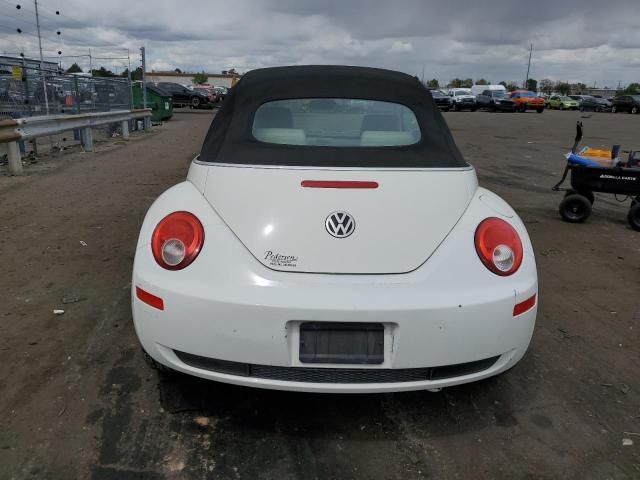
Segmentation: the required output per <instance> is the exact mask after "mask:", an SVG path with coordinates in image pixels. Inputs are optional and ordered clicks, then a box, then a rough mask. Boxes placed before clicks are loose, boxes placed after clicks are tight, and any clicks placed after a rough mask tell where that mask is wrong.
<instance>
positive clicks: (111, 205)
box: [0, 111, 640, 480]
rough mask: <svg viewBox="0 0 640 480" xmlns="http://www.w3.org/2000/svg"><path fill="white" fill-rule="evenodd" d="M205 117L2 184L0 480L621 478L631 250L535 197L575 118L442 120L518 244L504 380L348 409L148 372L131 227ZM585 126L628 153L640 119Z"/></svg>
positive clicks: (544, 196) (607, 117)
mask: <svg viewBox="0 0 640 480" xmlns="http://www.w3.org/2000/svg"><path fill="white" fill-rule="evenodd" d="M211 117H212V113H211V112H206V111H205V112H197V113H178V114H176V115H175V117H174V118H173V119H172V120H171V121H170V122H169V123H167V124H165V125H163V126H161V127H157V128H155V130H154V132H153V133H150V134H145V135H139V136H136V137H135V138H132V140H130V141H129V142H128V144H127V143H126V142H113V143H108V144H107V143H105V144H103V145H101V146H100V147H99V149H98V150H99V151H98V152H97V153H95V154H82V153H72V154H66V155H62V156H60V157H57V158H55V159H48V160H43V161H41V162H40V163H39V164H38V165H37V166H29V167H27V169H26V170H27V172H28V175H27V176H25V177H22V178H8V177H3V178H0V206H1V208H0V259H1V263H2V267H1V269H0V270H1V271H2V275H1V276H0V478H2V479H26V478H29V479H31V478H35V479H40V478H42V479H73V478H78V479H85V478H92V479H95V480H100V479H118V480H128V479H161V478H170V479H171V478H175V479H203V478H207V479H209V478H211V479H229V478H246V479H289V478H291V479H294V478H296V479H297V478H304V479H315V478H317V479H325V478H327V479H329V478H330V479H343V478H344V479H351V478H354V479H360V478H361V479H371V478H384V479H418V478H432V479H436V478H438V479H440V478H448V479H450V478H452V479H457V478H459V479H467V478H472V479H502V478H504V479H568V478H575V479H634V478H635V479H637V478H640V381H639V380H640V374H639V373H638V372H640V346H639V345H640V343H639V340H640V335H639V331H640V297H639V296H638V291H639V290H638V287H639V284H640V234H639V233H637V232H633V231H632V230H631V229H630V228H629V226H628V224H627V223H626V213H627V208H628V202H627V204H625V205H622V204H620V203H618V202H617V201H616V200H615V199H614V198H613V197H612V196H604V195H596V202H595V205H594V213H593V215H592V217H591V218H590V219H589V221H588V222H587V223H585V224H582V225H570V224H567V223H564V222H562V221H561V220H560V217H559V215H558V213H557V206H558V203H559V202H560V200H561V194H558V193H553V192H551V189H550V188H551V186H552V185H553V184H554V183H555V181H556V180H557V179H558V178H559V176H560V174H561V172H562V169H563V165H564V159H563V157H562V156H561V155H562V154H563V153H564V152H566V151H567V150H568V149H569V148H570V147H571V144H572V141H573V135H574V132H575V127H574V125H575V121H576V120H578V119H580V117H581V114H580V113H579V112H557V111H547V112H545V113H543V114H541V115H540V114H536V113H533V112H532V113H527V114H500V113H498V114H495V113H494V114H492V113H484V112H475V113H470V112H469V113H467V112H464V113H448V114H446V119H447V122H448V123H449V125H450V127H451V129H452V131H453V134H454V136H455V138H456V140H457V142H458V145H459V147H460V148H461V150H462V151H463V153H464V154H465V156H466V158H467V159H468V161H469V162H470V163H472V164H473V165H474V166H475V167H476V168H477V170H478V174H479V179H480V183H481V185H483V186H485V187H487V188H489V189H492V190H494V191H496V192H497V193H498V194H500V195H502V196H503V197H504V198H505V199H506V200H507V201H509V202H510V203H511V204H512V205H513V206H514V208H515V209H516V211H518V213H519V214H520V216H521V217H522V218H523V220H524V222H525V223H526V224H527V227H528V229H529V232H530V234H531V237H532V241H533V244H534V248H535V251H536V256H537V262H538V269H539V275H540V297H539V298H540V309H539V316H538V322H537V325H536V329H535V333H534V336H533V340H532V344H531V347H530V350H529V352H528V353H527V355H526V356H525V358H524V359H523V361H522V362H520V363H519V364H518V365H517V366H516V367H515V368H514V369H512V370H511V371H509V372H507V373H506V374H504V375H502V376H500V377H497V378H493V379H489V380H486V381H482V382H479V383H475V384H470V385H465V386H460V387H455V388H450V389H446V390H443V391H442V392H439V393H429V392H414V393H401V394H387V395H361V396H335V395H311V394H299V393H287V392H272V391H261V390H252V389H245V388H238V387H232V386H227V385H221V384H216V383H212V382H206V381H202V380H198V379H195V378H188V377H184V376H159V375H158V373H157V372H156V371H154V370H152V369H150V368H149V366H148V365H147V364H146V363H145V361H144V359H143V356H142V354H141V351H140V348H139V346H138V343H137V340H136V337H135V333H134V329H133V325H132V321H131V313H130V293H129V288H130V275H131V267H132V260H133V254H134V247H135V244H136V240H137V235H138V229H139V226H140V224H141V222H142V219H143V216H144V214H145V212H146V210H147V208H148V207H149V205H150V204H151V202H152V201H153V200H154V199H155V198H156V197H157V196H158V195H159V194H160V193H161V192H162V191H163V190H164V189H166V188H167V187H169V186H170V185H173V184H175V183H177V182H180V181H182V180H183V179H184V178H185V174H186V171H187V168H188V166H189V162H190V160H191V158H193V156H194V155H195V154H196V153H197V152H198V150H199V148H200V145H201V142H202V139H203V136H204V133H205V131H206V129H207V128H208V126H209V123H210V121H211ZM582 120H583V122H584V124H585V141H584V144H587V145H590V146H594V147H598V146H601V145H610V144H611V143H620V144H622V145H623V148H624V147H627V148H628V147H633V146H635V147H637V148H638V149H640V138H638V135H637V132H638V131H639V127H640V116H632V115H626V114H617V115H613V114H593V115H591V116H589V118H583V119H582ZM53 309H64V310H65V312H64V314H63V315H54V314H53V313H52V312H53ZM634 433H635V435H632V434H634ZM623 439H629V440H631V441H633V442H634V444H633V445H629V446H623Z"/></svg>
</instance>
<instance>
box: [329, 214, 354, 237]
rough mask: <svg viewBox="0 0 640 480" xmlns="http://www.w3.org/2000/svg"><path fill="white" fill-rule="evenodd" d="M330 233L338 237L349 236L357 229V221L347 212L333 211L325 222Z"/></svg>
mask: <svg viewBox="0 0 640 480" xmlns="http://www.w3.org/2000/svg"><path fill="white" fill-rule="evenodd" d="M324 226H325V228H326V229H327V232H329V235H331V236H333V237H336V238H347V237H348V236H349V235H351V234H352V233H353V231H354V230H355V229H356V221H355V220H354V219H353V217H352V216H351V215H349V214H348V213H347V212H333V213H331V214H330V215H329V216H328V217H327V219H326V220H325V222H324Z"/></svg>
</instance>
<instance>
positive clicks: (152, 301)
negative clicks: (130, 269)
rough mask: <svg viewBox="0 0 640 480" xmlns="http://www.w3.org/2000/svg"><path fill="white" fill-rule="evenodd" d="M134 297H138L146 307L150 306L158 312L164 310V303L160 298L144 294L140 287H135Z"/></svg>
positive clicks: (147, 293)
mask: <svg viewBox="0 0 640 480" xmlns="http://www.w3.org/2000/svg"><path fill="white" fill-rule="evenodd" d="M136 297H138V298H139V299H140V300H142V301H143V302H144V303H146V304H147V305H151V306H152V307H153V308H157V309H158V310H164V302H163V301H162V299H161V298H160V297H156V296H155V295H152V294H150V293H149V292H145V291H144V290H143V289H141V288H140V287H136Z"/></svg>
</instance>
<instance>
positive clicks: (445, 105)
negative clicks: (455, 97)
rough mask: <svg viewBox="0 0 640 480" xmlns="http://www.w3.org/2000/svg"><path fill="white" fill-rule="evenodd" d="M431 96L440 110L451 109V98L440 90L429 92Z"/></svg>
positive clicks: (446, 110)
mask: <svg viewBox="0 0 640 480" xmlns="http://www.w3.org/2000/svg"><path fill="white" fill-rule="evenodd" d="M431 96H432V97H433V101H434V102H436V105H437V106H438V108H439V109H440V110H444V111H445V112H448V111H449V109H450V108H451V97H450V96H449V95H447V94H446V93H444V92H442V91H441V90H431Z"/></svg>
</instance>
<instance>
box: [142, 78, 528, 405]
mask: <svg viewBox="0 0 640 480" xmlns="http://www.w3.org/2000/svg"><path fill="white" fill-rule="evenodd" d="M363 92H366V95H363ZM363 97H366V99H363ZM319 100H321V101H320V102H319ZM329 100H330V102H329ZM312 104H315V105H317V106H319V107H322V108H318V109H314V108H311V105H312ZM352 107H356V110H355V111H352V110H351V109H352ZM312 110H313V113H312V114H310V113H309V112H310V111H312ZM354 125H357V126H359V127H360V128H355V129H354ZM247 166H251V168H238V167H247ZM273 167H277V168H273ZM205 180H206V181H205ZM381 253H383V254H381ZM131 289H132V299H133V300H132V310H133V320H134V323H135V331H136V334H137V336H138V339H139V340H140V343H141V344H142V347H143V349H144V350H145V351H146V352H147V353H148V355H149V356H150V357H151V358H152V359H153V361H154V362H156V365H159V368H161V369H162V368H165V369H166V368H168V369H173V370H177V371H180V372H183V373H186V374H190V375H195V376H198V377H202V378H205V379H210V380H215V381H219V382H225V383H232V384H236V385H244V386H249V387H258V388H268V389H278V390H297V391H307V392H325V393H367V392H371V393H373V392H391V391H407V390H425V389H426V390H437V389H440V388H443V387H448V386H453V385H457V384H461V383H466V382H472V381H476V380H480V379H485V378H487V377H490V376H493V375H497V374H500V373H503V372H506V371H508V370H509V369H511V367H513V366H514V365H515V364H516V363H518V361H520V359H521V358H522V357H523V355H524V354H525V351H526V350H527V348H528V345H529V342H530V340H531V336H532V333H533V330H534V325H535V319H536V311H537V304H538V300H537V292H538V281H537V273H536V264H535V257H534V253H533V248H532V246H531V242H530V240H529V235H528V234H527V230H526V227H525V225H524V223H523V222H522V221H521V220H520V218H519V217H518V215H517V213H516V212H515V211H514V210H513V209H512V208H511V207H510V206H509V205H508V204H507V203H506V202H505V201H504V200H502V199H501V198H500V197H498V196H497V195H495V194H494V193H492V192H490V191H489V190H486V189H484V188H480V187H478V179H477V176H476V170H475V169H473V168H471V167H470V165H469V164H468V163H467V162H466V161H465V160H464V158H463V156H462V154H461V153H460V151H459V150H458V148H457V147H456V145H455V143H454V139H453V136H452V135H451V132H450V131H449V128H448V127H447V124H446V122H445V121H444V118H443V116H442V115H440V114H439V113H438V111H437V108H436V106H435V104H434V102H432V101H431V95H430V94H429V93H428V91H427V89H425V88H424V87H423V85H422V84H421V83H420V82H419V81H418V80H417V79H416V78H415V77H413V76H411V75H407V74H404V73H400V72H392V71H389V70H381V69H373V68H363V67H343V66H295V67H276V68H264V69H256V70H252V71H250V72H248V73H247V74H246V75H244V77H243V78H242V81H241V82H239V83H238V84H237V85H236V86H235V87H234V88H233V89H232V90H231V91H230V92H229V98H228V99H227V101H226V102H225V103H224V104H223V106H222V107H221V111H220V113H219V114H218V115H217V116H216V117H215V118H214V120H213V123H212V126H211V128H210V129H209V130H208V133H207V135H206V137H205V139H204V144H203V147H202V149H201V151H200V154H199V155H198V156H197V157H196V158H195V159H194V161H193V162H192V163H191V166H190V169H189V173H188V175H187V179H186V181H185V182H182V183H179V184H178V185H175V186H173V187H172V188H170V189H169V190H167V191H166V192H164V193H163V194H162V195H160V197H159V198H158V199H156V201H155V202H153V204H152V205H151V207H150V208H149V211H148V212H147V214H146V217H145V219H144V222H143V224H142V227H141V231H140V236H139V239H138V243H137V248H136V251H135V260H134V265H133V278H132V286H131ZM513 374H514V375H517V374H521V372H520V373H519V372H517V371H514V373H513Z"/></svg>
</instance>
